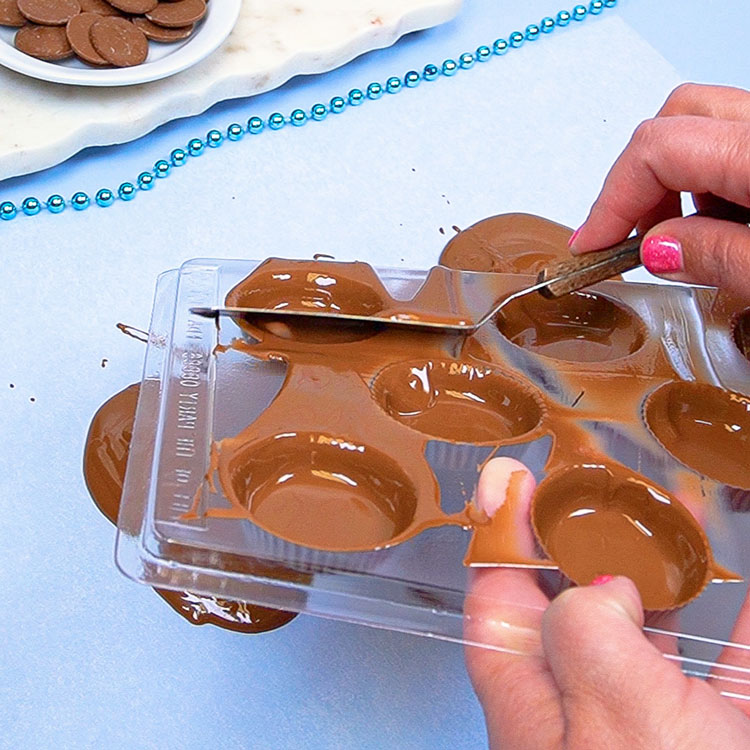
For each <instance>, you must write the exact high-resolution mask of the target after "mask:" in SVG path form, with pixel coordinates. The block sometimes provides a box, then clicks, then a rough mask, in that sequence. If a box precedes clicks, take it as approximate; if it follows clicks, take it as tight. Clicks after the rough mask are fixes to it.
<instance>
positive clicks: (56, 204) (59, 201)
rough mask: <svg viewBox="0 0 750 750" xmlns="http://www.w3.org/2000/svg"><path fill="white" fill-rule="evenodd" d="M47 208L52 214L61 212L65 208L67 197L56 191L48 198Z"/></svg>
mask: <svg viewBox="0 0 750 750" xmlns="http://www.w3.org/2000/svg"><path fill="white" fill-rule="evenodd" d="M47 210H48V211H49V212H50V213H51V214H61V213H62V212H63V211H64V210H65V198H63V197H62V195H58V194H57V193H55V194H54V195H50V197H49V198H47Z"/></svg>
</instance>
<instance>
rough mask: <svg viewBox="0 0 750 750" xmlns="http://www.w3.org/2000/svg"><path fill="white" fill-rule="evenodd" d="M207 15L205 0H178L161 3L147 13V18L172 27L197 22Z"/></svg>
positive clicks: (160, 24)
mask: <svg viewBox="0 0 750 750" xmlns="http://www.w3.org/2000/svg"><path fill="white" fill-rule="evenodd" d="M205 15H206V3H205V1H204V0H177V2H166V3H165V2H161V3H159V4H158V5H157V6H156V8H154V10H151V11H149V12H147V13H146V18H148V20H149V21H153V23H155V24H157V25H159V26H166V27H167V28H170V29H171V28H175V27H180V26H188V25H189V24H191V23H196V21H200V20H201V18H203V16H205Z"/></svg>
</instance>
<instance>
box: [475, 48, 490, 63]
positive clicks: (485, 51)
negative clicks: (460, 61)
mask: <svg viewBox="0 0 750 750" xmlns="http://www.w3.org/2000/svg"><path fill="white" fill-rule="evenodd" d="M490 57H492V50H491V49H490V48H489V47H488V46H487V45H486V44H483V45H481V47H477V51H476V58H477V61H478V62H486V61H487V60H489V59H490Z"/></svg>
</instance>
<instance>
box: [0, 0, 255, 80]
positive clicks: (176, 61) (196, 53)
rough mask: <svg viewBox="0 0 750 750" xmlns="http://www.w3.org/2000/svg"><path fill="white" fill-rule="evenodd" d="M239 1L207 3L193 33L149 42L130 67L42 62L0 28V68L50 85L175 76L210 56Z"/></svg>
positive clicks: (236, 13)
mask: <svg viewBox="0 0 750 750" xmlns="http://www.w3.org/2000/svg"><path fill="white" fill-rule="evenodd" d="M241 7H242V0H219V1H218V2H213V3H209V4H208V12H207V13H206V15H205V17H204V18H203V20H202V21H200V23H199V25H198V28H197V29H196V31H195V33H194V34H193V35H192V36H191V37H190V38H189V39H185V40H184V41H183V42H177V43H173V44H160V43H158V42H149V51H148V58H147V60H146V62H144V63H142V64H141V65H134V66H133V67H130V68H106V69H103V70H102V69H99V68H92V67H90V66H88V65H85V64H84V63H82V62H80V60H77V59H76V58H70V59H68V60H63V61H62V62H45V61H44V60H37V59H36V58H34V57H30V56H29V55H26V54H24V53H23V52H20V51H19V50H17V49H16V48H15V47H14V45H13V39H14V38H15V35H16V31H17V29H12V28H7V27H0V65H4V66H5V67H6V68H10V69H11V70H15V71H16V72H18V73H23V74H24V75H27V76H31V77H32V78H39V79H40V80H42V81H51V82H53V83H68V84H73V85H76V86H130V85H132V84H135V83H146V82H148V81H157V80H159V79H160V78H166V77H167V76H171V75H174V74H175V73H179V72H180V71H182V70H185V69H186V68H189V67H190V66H191V65H195V63H197V62H199V61H200V60H203V58H204V57H207V56H208V55H210V54H211V53H212V52H213V51H214V50H215V49H216V48H217V47H218V46H219V45H220V44H221V43H222V42H223V41H224V40H225V39H226V38H227V37H228V36H229V34H230V33H231V31H232V29H233V28H234V25H235V24H236V23H237V18H238V16H239V14H240V8H241Z"/></svg>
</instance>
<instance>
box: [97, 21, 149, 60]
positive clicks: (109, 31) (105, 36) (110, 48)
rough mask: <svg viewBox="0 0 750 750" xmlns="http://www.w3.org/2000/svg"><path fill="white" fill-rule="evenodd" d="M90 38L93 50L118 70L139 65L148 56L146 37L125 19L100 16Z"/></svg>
mask: <svg viewBox="0 0 750 750" xmlns="http://www.w3.org/2000/svg"><path fill="white" fill-rule="evenodd" d="M90 36H91V44H92V45H93V46H94V49H95V50H96V51H97V52H98V53H99V54H100V55H101V56H102V57H103V58H104V59H105V60H106V61H107V62H109V63H112V65H115V66H117V67H118V68H127V67H130V66H131V65H140V63H142V62H143V61H144V60H145V59H146V57H147V56H148V39H146V35H145V34H144V33H143V32H142V31H141V30H140V29H137V28H136V27H135V26H133V24H132V23H130V21H128V20H127V19H125V18H117V17H115V16H100V17H99V18H98V19H97V21H96V23H94V24H92V26H91V31H90Z"/></svg>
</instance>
